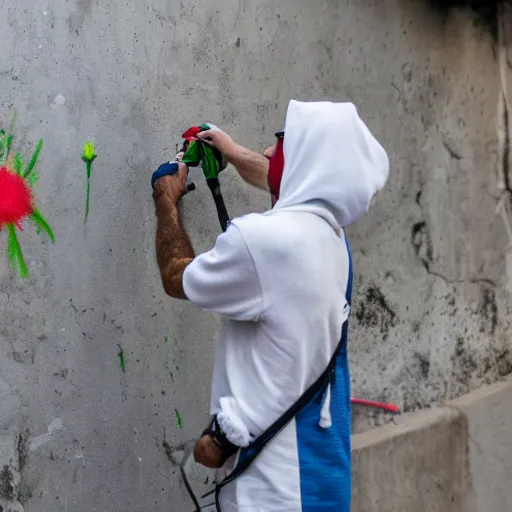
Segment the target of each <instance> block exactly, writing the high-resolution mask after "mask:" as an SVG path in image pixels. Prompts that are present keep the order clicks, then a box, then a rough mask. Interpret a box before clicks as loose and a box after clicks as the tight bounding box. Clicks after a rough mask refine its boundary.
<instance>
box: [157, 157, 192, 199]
mask: <svg viewBox="0 0 512 512" xmlns="http://www.w3.org/2000/svg"><path fill="white" fill-rule="evenodd" d="M178 165H179V167H178V173H177V174H174V175H172V176H163V177H162V178H159V179H158V180H157V181H156V182H155V200H156V199H158V198H159V197H161V196H162V195H165V196H167V197H168V198H169V199H170V200H171V202H172V204H176V203H177V202H178V201H179V200H180V198H181V197H182V196H183V195H184V194H185V193H186V192H187V178H188V167H187V166H186V165H185V164H184V163H181V162H180V163H179V164H178Z"/></svg>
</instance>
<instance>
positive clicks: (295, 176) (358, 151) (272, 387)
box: [183, 101, 389, 512]
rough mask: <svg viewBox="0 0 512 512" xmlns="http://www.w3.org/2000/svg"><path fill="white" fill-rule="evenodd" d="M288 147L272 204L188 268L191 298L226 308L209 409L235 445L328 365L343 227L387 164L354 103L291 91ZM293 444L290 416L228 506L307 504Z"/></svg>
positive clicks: (335, 330)
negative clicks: (297, 97) (305, 98)
mask: <svg viewBox="0 0 512 512" xmlns="http://www.w3.org/2000/svg"><path fill="white" fill-rule="evenodd" d="M284 156H285V168H284V172H283V179H282V183H281V191H280V199H279V201H278V202H277V204H276V205H275V207H274V208H273V209H272V210H270V211H268V212H266V213H264V214H250V215H247V216H245V217H241V218H237V219H235V220H233V221H232V223H231V225H230V226H229V228H228V230H227V231H226V233H224V234H222V235H220V236H219V237H218V239H217V242H216V244H215V247H214V248H213V249H212V250H211V251H209V252H207V253H205V254H202V255H200V256H198V257H197V258H195V259H194V260H193V262H192V263H191V264H190V265H189V266H188V267H187V269H186V271H185V274H184V278H183V286H184V290H185V293H186V295H187V297H188V298H189V299H190V300H191V301H192V302H194V303H195V304H196V305H198V306H200V307H202V308H204V309H207V310H210V311H214V312H217V313H219V314H221V315H222V316H223V321H222V328H221V333H220V339H219V345H218V349H217V354H216V359H215V369H214V376H213V384H212V400H211V413H212V414H218V415H219V416H218V417H219V421H220V423H221V425H222V427H223V430H224V431H225V432H226V433H227V434H228V438H229V439H230V440H231V441H232V442H234V443H235V444H237V445H239V446H246V445H247V444H249V442H250V441H251V439H253V438H254V437H257V436H258V435H259V434H261V433H262V432H263V431H264V430H265V429H266V428H267V427H269V426H270V425H271V424H272V423H273V422H274V421H275V420H276V419H277V418H278V417H279V416H281V415H282V414H283V412H284V411H285V410H286V409H287V408H288V407H289V406H290V405H292V404H293V403H294V402H295V401H296V400H297V399H298V398H299V397H300V396H301V395H302V394H303V393H304V391H305V390H306V389H307V388H308V387H309V386H310V385H311V384H312V383H313V382H315V380H316V379H317V378H318V377H319V376H320V374H321V373H322V372H323V371H324V370H325V368H326V367H327V364H328V363H329V361H330V359H331V357H332V355H333V353H334V351H335V349H336V347H337V345H338V343H339V340H340V334H341V327H342V324H343V323H344V321H345V320H346V318H347V316H348V312H349V311H348V309H349V308H348V305H347V301H346V297H345V293H346V288H347V279H348V252H347V249H346V244H345V240H344V232H343V230H342V229H341V228H344V227H346V226H348V225H350V224H352V223H353V222H355V221H356V220H357V219H358V218H360V217H361V216H362V215H363V214H365V213H366V212H367V211H368V208H369V205H370V201H371V199H372V197H373V196H374V194H375V193H376V192H377V191H378V190H380V189H381V188H382V187H383V186H384V184H385V182H386V179H387V175H388V167H389V164H388V158H387V155H386V152H385V151H384V149H383V148H382V147H381V146H380V144H379V143H378V142H377V141H376V140H375V138H374V137H373V136H372V135H371V133H370V131H369V130H368V128H367V127H366V125H365V124H364V123H363V121H362V120H361V119H360V118H359V116H358V114H357V111H356V108H355V106H354V105H352V104H350V103H330V102H318V103H302V102H298V101H291V102H290V105H289V108H288V113H287V117H286V125H285V139H284ZM325 405H327V406H328V405H329V404H328V403H327V404H324V406H325ZM325 409H326V407H324V411H323V413H324V421H323V422H322V426H323V427H329V426H330V415H329V411H328V407H327V411H325ZM326 412H327V416H325V413H326ZM318 419H319V421H320V417H319V418H318ZM334 427H336V425H333V428H334ZM297 446H298V445H297V432H296V425H295V423H294V422H292V423H291V424H290V425H289V426H288V427H287V428H286V429H284V430H283V431H282V432H281V433H280V434H279V435H278V436H277V437H276V438H275V439H274V440H273V441H272V443H270V444H269V445H268V446H267V447H266V448H265V449H264V451H263V452H262V454H261V455H260V456H259V457H258V458H257V459H256V461H255V462H254V463H253V464H252V465H251V466H250V468H249V469H248V470H247V471H246V473H244V475H242V476H241V477H240V478H239V479H238V480H236V481H235V482H233V483H232V484H229V485H228V486H227V487H226V488H225V490H223V491H222V494H221V498H222V503H223V507H222V509H223V511H224V512H228V511H231V510H232V511H235V510H236V511H243V510H247V511H249V510H250V511H251V512H258V511H261V512H263V511H265V512H274V511H275V512H277V511H279V512H298V511H301V510H306V509H307V507H306V508H303V506H302V503H303V502H304V496H301V487H302V486H301V481H300V476H301V464H302V462H303V461H301V460H300V457H299V453H298V447H297ZM302 492H304V490H303V489H302Z"/></svg>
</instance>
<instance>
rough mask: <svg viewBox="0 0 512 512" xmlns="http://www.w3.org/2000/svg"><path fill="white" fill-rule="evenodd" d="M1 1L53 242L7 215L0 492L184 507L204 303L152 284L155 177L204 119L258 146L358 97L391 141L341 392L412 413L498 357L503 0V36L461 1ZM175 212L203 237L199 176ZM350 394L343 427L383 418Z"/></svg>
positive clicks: (505, 37)
mask: <svg viewBox="0 0 512 512" xmlns="http://www.w3.org/2000/svg"><path fill="white" fill-rule="evenodd" d="M0 5H1V7H2V13H3V16H2V17H1V18H0V41H1V42H2V47H3V48H4V59H3V60H2V62H1V63H0V85H1V86H2V97H1V102H2V108H1V111H0V121H2V122H3V123H6V122H8V120H9V119H10V116H11V113H12V109H13V108H14V107H16V109H17V111H18V130H17V132H18V135H19V141H20V143H23V144H31V143H33V142H35V140H37V138H38V137H43V138H44V140H45V142H46V145H45V149H44V151H43V154H42V158H41V169H40V170H41V179H40V183H39V188H38V190H37V194H38V200H39V203H40V204H41V208H42V209H43V211H44V212H45V213H46V214H47V216H48V217H49V220H50V221H51V224H52V227H53V228H54V231H55V233H56V238H57V242H56V244H55V245H50V244H48V243H47V242H46V241H44V239H43V238H37V237H36V236H35V235H34V233H33V232H31V231H30V230H29V229H27V232H25V233H22V234H21V239H22V244H23V248H24V250H25V254H26V257H27V260H28V264H29V268H30V271H31V277H30V279H29V280H27V281H23V282H22V281H20V280H18V279H17V278H16V277H14V276H13V275H12V273H11V272H10V271H9V269H8V268H7V266H6V264H5V261H6V260H5V257H4V258H3V259H2V260H0V469H1V468H4V467H5V466H7V467H8V468H9V471H10V472H11V473H12V475H13V480H11V479H10V478H9V479H7V480H5V481H6V482H7V481H12V482H14V484H13V487H14V489H13V491H12V493H13V494H12V497H13V499H10V498H9V499H10V502H9V504H7V502H6V498H4V497H3V496H2V497H0V500H4V502H2V501H0V506H1V507H3V508H4V509H5V510H9V507H10V509H11V510H13V511H14V510H16V511H19V510H22V509H24V511H25V512H46V511H52V512H65V511H67V510H72V511H76V512H82V511H83V512H85V511H87V512H90V511H97V512H121V511H123V512H124V511H126V510H130V511H131V510H134V511H139V510H144V511H146V510H152V511H155V512H158V511H162V512H164V511H165V512H168V510H169V509H171V510H176V511H182V510H186V509H188V505H189V503H188V501H187V498H186V497H185V494H184V488H183V486H182V485H181V483H180V479H179V471H177V468H176V466H175V464H173V463H171V461H170V460H169V458H168V455H169V453H170V454H173V453H175V452H179V451H180V447H181V446H183V443H186V442H188V441H189V440H190V439H193V438H194V437H195V436H197V435H198V434H199V433H200V432H201V430H202V429H203V427H204V426H205V424H206V422H207V416H208V414H207V411H208V403H209V381H210V375H211V368H212V364H213V351H214V346H215V338H216V331H217V326H218V319H216V318H214V317H212V316H210V315H208V314H206V313H203V312H200V311H197V310H196V309H195V308H194V307H192V306H191V305H189V304H184V303H178V302H175V301H172V300H169V299H168V298H166V297H165V295H164V293H163V291H162V289H161V286H160V283H159V279H158V274H157V268H156V264H155V257H154V250H153V237H154V213H153V205H152V200H151V194H150V187H149V186H148V182H149V177H150V174H151V171H152V170H153V169H154V168H156V167H157V166H158V165H159V164H160V163H161V162H162V161H164V159H166V158H168V157H169V156H170V155H171V156H172V155H173V154H174V149H175V143H176V142H177V135H178V134H179V133H181V131H182V129H183V127H185V126H188V125H190V124H191V123H196V122H197V121H201V120H204V119H209V120H212V121H214V122H216V123H217V124H219V125H220V126H222V127H223V128H224V129H226V130H227V131H228V132H231V133H233V134H234V135H235V136H236V137H237V139H238V140H239V142H241V143H243V144H247V145H249V146H251V147H253V148H255V149H263V148H264V147H265V146H266V145H267V144H268V143H269V142H271V141H272V134H273V132H274V130H275V129H276V127H277V128H279V127H281V126H282V123H283V116H284V113H285V109H286V105H287V101H288V100H289V98H290V97H294V98H298V99H327V98H328V99H335V100H340V101H345V100H349V101H353V102H355V103H356V104H357V105H358V108H359V110H360V112H361V114H362V116H363V118H364V119H365V120H366V121H367V123H368V124H369V125H370V127H371V128H372V130H373V131H374V132H375V133H376V135H377V137H378V138H379V139H380V140H381V141H382V143H383V145H384V146H385V147H386V148H387V150H388V151H389V154H390V158H391V165H392V171H391V176H390V181H389V185H388V187H387V188H386V190H385V191H383V193H382V194H381V195H380V196H379V197H378V198H377V199H376V201H375V204H374V205H373V209H372V211H371V213H370V215H368V216H367V217H366V218H364V219H362V220H361V222H359V223H358V224H357V226H354V227H353V228H350V229H349V236H350V240H351V244H352V247H353V252H354V261H355V271H356V277H355V285H356V289H355V297H354V311H355V314H354V317H353V319H352V324H351V338H350V340H351V341H350V343H351V353H350V354H351V365H352V380H353V394H354V396H357V397H360V398H368V399H374V400H385V401H391V402H396V403H398V404H399V405H400V406H401V407H402V408H403V409H404V410H416V409H420V408H424V407H427V406H428V405H430V404H431V403H433V402H437V401H441V400H444V399H446V398H450V397H454V396H458V395H460V394H461V393H464V392H466V391H468V390H470V389H473V388H476V387H478V386H480V385H481V384H482V383H483V382H492V381H495V380H497V379H500V378H501V377H502V376H504V375H506V374H508V373H510V372H511V371H512V346H511V342H510V339H509V335H508V329H509V325H510V321H511V310H512V301H511V297H510V293H511V292H512V243H511V242H512V230H511V228H510V216H511V215H512V211H511V209H510V204H509V190H508V188H509V185H508V181H507V180H508V174H509V172H510V169H511V166H510V149H508V150H507V147H508V148H510V145H509V144H510V127H509V126H508V124H509V121H508V118H507V117H505V116H506V115H508V114H506V112H510V110H508V108H509V103H507V101H508V98H510V94H511V91H510V87H511V86H510V84H511V83H512V81H511V80H512V78H511V75H512V70H511V69H510V66H509V63H510V60H511V58H512V54H511V53H512V51H511V49H510V46H511V44H512V41H510V34H512V29H510V28H509V27H510V23H512V21H511V19H512V17H511V15H510V12H509V11H510V8H509V7H508V8H507V9H508V10H507V12H505V11H504V12H503V13H501V18H500V20H501V22H502V24H503V28H502V30H500V33H499V34H500V36H499V40H498V42H497V43H496V42H493V39H492V37H491V35H490V33H489V31H488V29H487V28H486V26H485V25H483V24H481V23H478V20H477V19H476V18H475V14H474V13H472V12H471V11H469V10H464V9H461V10H454V11H450V12H449V13H448V14H447V15H446V16H445V17H440V16H439V15H438V13H436V12H434V11H432V9H431V8H430V6H429V4H428V2H421V1H418V2H410V0H391V1H388V2H382V1H381V0H371V1H368V2H349V1H337V2H333V1H331V0H324V1H322V2H320V3H318V2H309V1H307V0H295V1H293V2H292V1H285V2H279V3H275V2H271V1H270V0H262V1H260V2H251V3H250V2H231V1H228V0H221V1H220V2H216V3H215V4H212V3H211V2H207V1H206V0H199V1H197V2H194V3H193V4H192V5H191V4H185V3H180V2H174V1H168V0H151V1H150V2H147V1H142V0H134V1H132V2H129V3H128V4H126V3H124V4H120V3H119V2H112V1H108V0H107V1H104V2H88V1H86V0H69V1H65V0H53V1H52V2H49V3H48V5H43V4H41V3H38V4H37V5H35V4H34V2H29V0H18V1H17V2H14V1H13V0H4V1H3V2H0ZM89 139H92V140H94V141H95V142H96V146H97V151H98V155H99V156H98V159H97V160H96V162H95V166H94V169H93V176H92V190H91V213H90V217H89V222H88V223H87V225H86V226H84V225H83V208H84V199H85V169H84V167H83V162H82V161H81V159H80V155H81V148H82V145H83V143H84V142H85V141H86V140H89ZM507 144H508V146H507ZM507 151H508V159H507ZM507 160H508V161H509V163H508V164H506V161H507ZM223 187H224V191H225V197H226V200H227V203H228V208H229V210H230V213H231V214H232V215H241V214H244V213H246V212H248V211H262V210H264V209H265V208H266V207H267V206H268V198H267V197H266V196H265V195H264V194H261V193H258V192H255V191H253V190H252V189H249V188H248V187H246V186H244V185H243V184H241V183H240V180H239V179H238V178H237V177H236V175H235V173H234V171H233V170H232V169H229V170H228V171H226V174H225V176H224V179H223ZM183 209H184V215H185V222H186V225H187V227H188V228H189V232H190V233H191V236H192V241H193V244H194V246H195V248H196V250H198V251H202V250H206V249H207V248H209V247H210V246H211V245H212V244H213V242H214V239H215V236H216V234H217V233H218V226H217V220H216V216H215V213H214V206H213V204H212V202H211V198H210V195H209V191H208V190H207V188H206V187H199V189H198V190H197V191H196V192H194V193H193V194H190V195H189V196H187V197H186V198H185V200H184V205H183ZM0 237H2V238H1V240H2V241H3V240H4V238H3V234H0ZM119 346H121V347H122V352H123V355H124V371H123V368H121V364H120V360H119V355H118V354H119V352H120V349H119ZM175 410H178V411H179V412H180V415H181V417H182V419H183V429H180V428H179V426H178V425H177V422H176V416H175ZM354 413H355V420H356V421H355V425H354V428H355V430H357V431H359V430H365V429H368V428H370V427H373V426H377V425H380V424H382V423H385V422H387V421H389V420H390V418H389V417H388V416H386V415H381V414H380V413H376V412H375V411H373V410H366V409H360V408H357V409H355V411H354ZM58 420H60V422H61V423H58ZM56 422H57V423H56ZM52 425H53V426H52ZM56 425H57V426H59V425H60V426H61V427H62V428H58V429H56V428H55V427H56ZM50 431H51V432H50ZM164 432H165V434H164ZM50 434H51V435H50ZM41 436H43V437H41ZM35 440H36V441H37V442H36V441H35ZM39 441H44V442H42V443H41V444H40V443H39ZM34 442H36V444H37V449H35V450H32V451H31V450H30V447H31V446H35V445H34ZM164 442H165V443H166V445H164V444H163V443H164ZM6 475H7V473H6ZM1 488H2V489H4V486H2V487H1ZM5 489H7V490H8V489H10V487H9V485H7V484H6V486H5ZM6 492H7V491H6ZM7 494H8V495H9V496H11V494H10V491H9V492H8V493H7ZM5 510H4V512H5Z"/></svg>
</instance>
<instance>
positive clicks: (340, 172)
mask: <svg viewBox="0 0 512 512" xmlns="http://www.w3.org/2000/svg"><path fill="white" fill-rule="evenodd" d="M284 161H285V164H284V171H283V178H282V181H281V189H280V195H279V200H278V201H277V203H276V205H275V206H274V209H273V210H272V211H278V210H283V209H287V210H291V209H293V210H296V211H309V212H312V213H316V214H318V215H320V216H322V217H324V218H325V219H326V220H327V221H328V222H330V223H331V224H332V225H333V226H334V227H338V226H341V227H346V226H349V225H350V224H352V223H354V222H355V221H357V220H358V219H359V218H360V217H361V216H362V215H364V214H365V213H366V212H367V211H368V209H369V206H370V202H371V199H372V198H373V196H374V195H375V193H376V192H378V191H379V190H380V189H381V188H382V187H383V186H384V184H385V183H386V180H387V177H388V173H389V160H388V157H387V154H386V152H385V150H384V149H383V148H382V146H381V145H380V144H379V143H378V142H377V140H376V139H375V137H374V136H373V135H372V134H371V133H370V130H369V129H368V127H367V126H366V125H365V124H364V122H363V121H362V120H361V118H360V117H359V115H358V113H357V110H356V107H355V106H354V105H353V104H352V103H331V102H308V103H304V102H299V101H295V100H292V101H291V102H290V104H289V106H288V113H287V115H286V125H285V137H284Z"/></svg>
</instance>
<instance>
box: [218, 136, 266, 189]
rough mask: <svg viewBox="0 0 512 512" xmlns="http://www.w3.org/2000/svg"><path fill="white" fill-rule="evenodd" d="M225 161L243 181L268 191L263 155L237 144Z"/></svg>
mask: <svg viewBox="0 0 512 512" xmlns="http://www.w3.org/2000/svg"><path fill="white" fill-rule="evenodd" d="M227 159H228V160H229V162H230V163H231V164H232V165H234V166H235V167H236V170H237V171H238V173H239V174H240V176H241V177H242V179H243V180H244V181H246V182H247V183H249V184H250V185H253V186H254V187H258V188H260V189H262V190H267V191H268V160H267V159H266V158H265V157H264V156H263V155H260V154H258V153H255V152H254V151H251V150H249V149H247V148H244V147H243V146H240V145H239V144H237V145H236V147H235V149H234V150H233V152H232V153H231V154H230V155H227Z"/></svg>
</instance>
